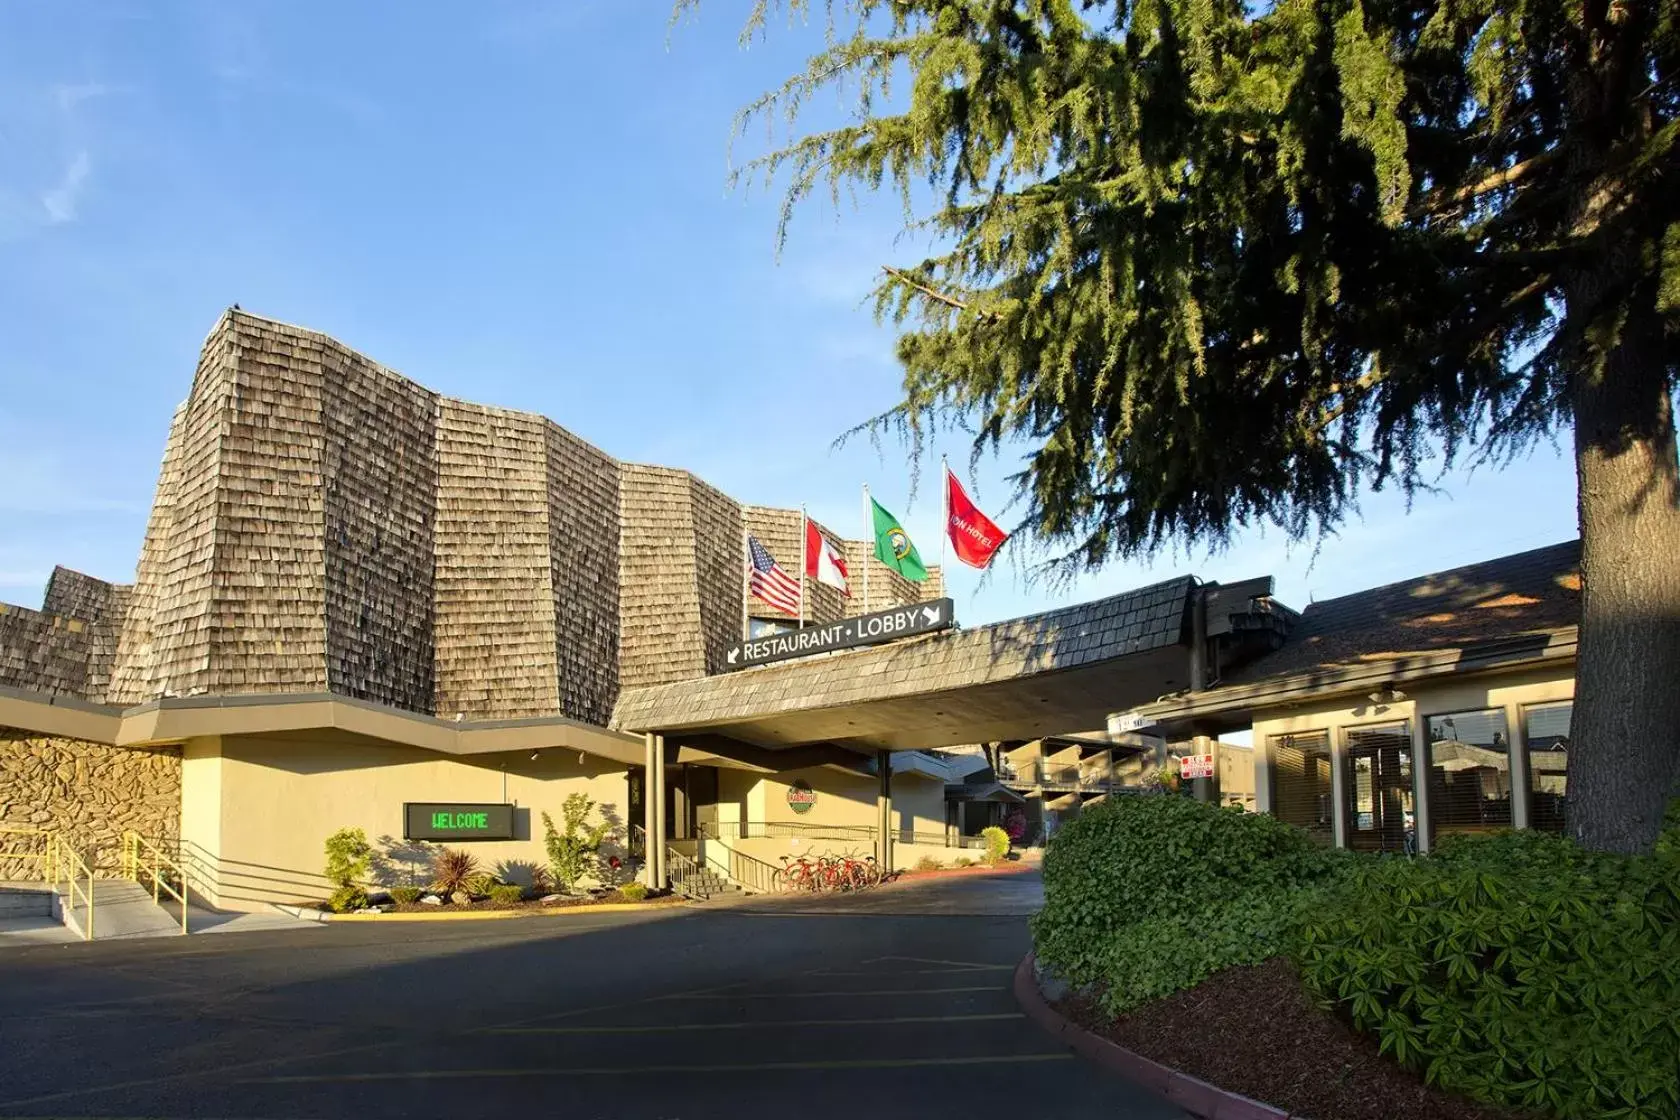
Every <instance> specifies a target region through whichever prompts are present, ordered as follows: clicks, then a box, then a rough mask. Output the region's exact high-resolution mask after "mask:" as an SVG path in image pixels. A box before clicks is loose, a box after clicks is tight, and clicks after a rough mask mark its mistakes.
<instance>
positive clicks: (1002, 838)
mask: <svg viewBox="0 0 1680 1120" xmlns="http://www.w3.org/2000/svg"><path fill="white" fill-rule="evenodd" d="M980 838H981V839H982V840H984V841H985V842H986V862H987V863H1002V862H1003V861H1004V859H1005V858H1006V857H1007V856H1008V855H1009V833H1007V832H1005V831H1004V830H1003V829H1001V828H999V827H998V826H997V825H995V824H994V825H992V826H990V827H989V828H982V829H981V830H980Z"/></svg>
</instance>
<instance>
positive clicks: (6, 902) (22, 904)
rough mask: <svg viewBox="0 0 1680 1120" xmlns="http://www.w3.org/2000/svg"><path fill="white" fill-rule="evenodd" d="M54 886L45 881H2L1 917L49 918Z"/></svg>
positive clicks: (0, 887) (0, 885)
mask: <svg viewBox="0 0 1680 1120" xmlns="http://www.w3.org/2000/svg"><path fill="white" fill-rule="evenodd" d="M51 916H52V888H51V887H49V886H48V885H47V884H45V883H30V882H23V883H0V918H49V917H51Z"/></svg>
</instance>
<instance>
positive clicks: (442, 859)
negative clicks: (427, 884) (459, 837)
mask: <svg viewBox="0 0 1680 1120" xmlns="http://www.w3.org/2000/svg"><path fill="white" fill-rule="evenodd" d="M477 874H478V860H477V859H476V858H474V857H473V854H472V853H471V852H463V851H461V850H460V849H459V848H440V849H438V854H437V855H436V856H434V857H433V858H432V890H434V891H436V892H437V893H438V894H441V895H443V897H445V898H448V897H449V896H450V895H452V894H454V893H455V892H456V891H465V890H466V889H467V883H468V882H469V881H470V880H471V879H472V878H473V877H474V876H475V875H477Z"/></svg>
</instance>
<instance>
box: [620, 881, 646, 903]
mask: <svg viewBox="0 0 1680 1120" xmlns="http://www.w3.org/2000/svg"><path fill="white" fill-rule="evenodd" d="M618 893H619V894H620V895H622V896H623V898H624V901H626V902H640V901H642V900H643V899H644V898H646V897H647V893H648V889H647V884H646V883H638V882H636V881H634V880H631V881H630V882H628V883H625V884H624V885H623V886H621V887H619V888H618Z"/></svg>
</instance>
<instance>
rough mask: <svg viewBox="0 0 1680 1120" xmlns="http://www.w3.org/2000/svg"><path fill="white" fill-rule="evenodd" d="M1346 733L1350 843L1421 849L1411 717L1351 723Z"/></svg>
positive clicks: (1386, 848) (1363, 847) (1367, 847)
mask: <svg viewBox="0 0 1680 1120" xmlns="http://www.w3.org/2000/svg"><path fill="white" fill-rule="evenodd" d="M1343 735H1344V736H1345V741H1344V745H1345V747H1346V753H1345V755H1344V763H1345V765H1346V767H1347V772H1346V774H1345V775H1344V777H1345V779H1346V792H1347V801H1348V819H1347V842H1348V847H1350V848H1357V849H1359V850H1361V851H1373V852H1412V851H1416V850H1417V841H1416V832H1415V828H1416V818H1415V816H1414V815H1413V810H1414V808H1415V806H1414V805H1413V803H1412V735H1411V731H1410V730H1408V728H1407V726H1406V724H1405V723H1384V724H1378V725H1376V726H1374V727H1350V728H1348V729H1347V730H1346V731H1345V732H1343Z"/></svg>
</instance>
